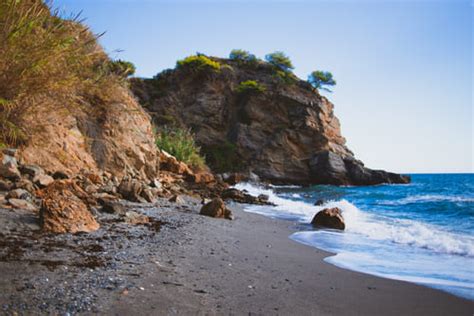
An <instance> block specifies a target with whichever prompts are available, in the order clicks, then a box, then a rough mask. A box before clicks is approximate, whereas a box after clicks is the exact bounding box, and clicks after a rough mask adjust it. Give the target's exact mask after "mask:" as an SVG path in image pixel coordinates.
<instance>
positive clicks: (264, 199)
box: [257, 194, 270, 202]
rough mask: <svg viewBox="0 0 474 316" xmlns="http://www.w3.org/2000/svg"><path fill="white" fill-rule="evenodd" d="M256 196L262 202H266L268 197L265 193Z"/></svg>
mask: <svg viewBox="0 0 474 316" xmlns="http://www.w3.org/2000/svg"><path fill="white" fill-rule="evenodd" d="M257 198H258V199H259V200H260V201H262V202H268V199H269V198H270V197H269V196H268V195H267V194H260V195H259V196H258V197H257Z"/></svg>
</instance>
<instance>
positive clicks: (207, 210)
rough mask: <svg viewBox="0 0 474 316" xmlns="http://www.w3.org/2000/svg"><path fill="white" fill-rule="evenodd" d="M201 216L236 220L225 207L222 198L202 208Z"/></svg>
mask: <svg viewBox="0 0 474 316" xmlns="http://www.w3.org/2000/svg"><path fill="white" fill-rule="evenodd" d="M200 214H201V215H205V216H209V217H216V218H226V219H231V220H232V219H234V216H233V215H232V212H231V211H230V210H229V209H228V208H227V207H226V206H225V203H224V201H223V200H222V199H221V198H215V199H213V200H212V201H211V202H209V203H207V204H206V205H204V206H203V207H202V208H201V211H200Z"/></svg>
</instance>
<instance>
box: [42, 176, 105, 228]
mask: <svg viewBox="0 0 474 316" xmlns="http://www.w3.org/2000/svg"><path fill="white" fill-rule="evenodd" d="M79 190H80V189H79V188H78V187H77V184H75V183H74V182H73V181H71V180H57V181H55V182H54V183H53V184H51V185H50V186H48V187H47V188H46V189H43V190H41V193H40V196H41V197H42V203H41V209H40V214H39V215H40V225H41V228H42V229H43V230H44V231H47V232H52V233H77V232H92V231H95V230H97V229H99V227H100V226H99V223H97V221H96V220H95V219H94V217H93V216H92V214H91V212H90V211H89V210H88V208H87V205H86V204H85V203H84V202H83V201H82V200H81V199H80V198H79V197H78V196H77V195H76V191H79ZM81 194H83V192H81Z"/></svg>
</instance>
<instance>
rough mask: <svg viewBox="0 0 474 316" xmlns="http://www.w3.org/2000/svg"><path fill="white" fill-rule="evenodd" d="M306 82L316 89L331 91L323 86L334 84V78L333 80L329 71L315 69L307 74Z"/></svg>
mask: <svg viewBox="0 0 474 316" xmlns="http://www.w3.org/2000/svg"><path fill="white" fill-rule="evenodd" d="M308 82H309V83H310V84H311V85H312V86H313V87H315V88H316V89H321V90H324V91H328V92H332V91H331V90H329V89H328V88H326V87H325V86H335V85H336V80H334V78H333V76H332V73H330V72H329V71H321V70H316V71H313V72H312V73H311V74H310V75H309V76H308Z"/></svg>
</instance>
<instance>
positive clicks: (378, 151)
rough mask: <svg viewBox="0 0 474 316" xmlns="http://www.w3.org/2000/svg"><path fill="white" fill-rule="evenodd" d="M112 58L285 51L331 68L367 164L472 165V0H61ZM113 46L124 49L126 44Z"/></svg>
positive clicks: (303, 68)
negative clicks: (100, 34) (239, 50)
mask: <svg viewBox="0 0 474 316" xmlns="http://www.w3.org/2000/svg"><path fill="white" fill-rule="evenodd" d="M55 5H56V6H57V7H59V8H61V9H63V10H65V11H66V12H76V13H77V12H79V11H81V10H83V13H82V16H83V17H85V18H86V19H87V20H86V23H87V24H88V25H90V26H91V27H92V29H93V30H94V31H95V32H102V31H106V32H107V33H106V34H105V35H104V36H103V38H102V39H101V43H102V45H103V46H104V47H105V49H106V50H107V51H108V52H109V53H110V55H111V56H112V57H114V58H122V59H126V60H130V61H132V62H133V63H135V65H136V66H137V69H138V71H137V74H138V75H139V76H144V77H150V76H153V75H155V74H156V73H158V72H160V71H161V70H163V69H166V68H173V67H174V65H175V63H176V60H177V59H180V58H182V57H184V56H187V55H190V54H193V53H195V52H197V51H199V52H202V53H205V54H208V55H214V56H222V57H223V56H227V55H228V53H229V51H230V50H231V49H233V48H243V49H246V50H249V51H251V52H252V53H254V54H256V55H257V56H259V57H263V56H264V55H265V54H267V53H269V52H273V51H275V50H282V51H284V52H286V53H287V54H288V55H289V56H290V57H291V59H292V61H293V64H294V65H295V67H296V69H295V73H296V74H297V75H298V76H300V77H301V78H306V77H307V75H308V73H310V72H311V71H312V70H315V69H322V70H330V71H331V72H333V74H334V76H335V78H336V79H337V82H338V85H337V87H336V88H335V89H334V93H333V94H329V95H328V97H329V99H330V100H331V101H333V102H334V104H335V111H336V115H337V116H338V117H339V119H340V120H341V124H342V132H343V135H344V136H345V137H346V138H347V141H348V146H349V147H350V148H351V149H352V150H353V151H354V152H355V154H356V156H357V157H358V158H359V159H361V160H362V161H364V162H365V163H366V165H367V166H368V167H371V168H384V169H388V170H392V171H397V172H473V170H474V167H473V155H474V150H473V127H472V125H473V119H474V117H473V102H472V101H473V94H472V91H473V81H472V74H473V71H474V66H473V61H472V59H473V56H472V54H473V48H472V42H473V6H474V5H473V3H472V2H471V1H468V0H438V1H429V0H423V1H421V0H420V1H415V0H412V1H410V0H394V1H383V0H371V1H369V0H367V1H364V0H362V1H355V0H346V1H289V0H288V1H271V0H252V1H237V0H236V1H231V0H227V1H226V0H219V1H217V0H216V1H198V0H194V1H191V0H169V1H160V0H156V1H152V0H135V1H133V0H56V1H55ZM117 50H123V52H120V53H118V52H117Z"/></svg>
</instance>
